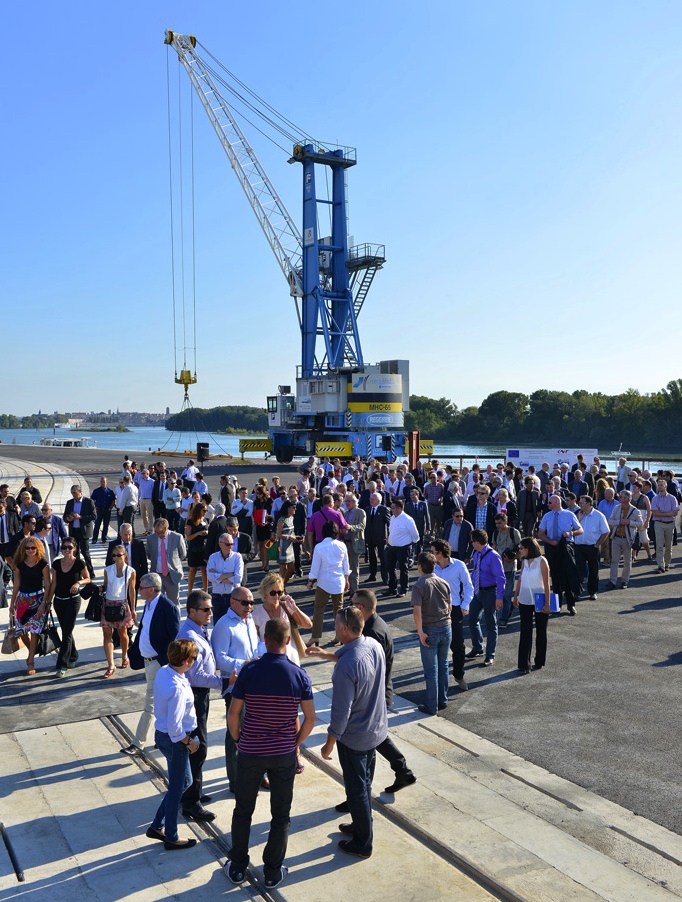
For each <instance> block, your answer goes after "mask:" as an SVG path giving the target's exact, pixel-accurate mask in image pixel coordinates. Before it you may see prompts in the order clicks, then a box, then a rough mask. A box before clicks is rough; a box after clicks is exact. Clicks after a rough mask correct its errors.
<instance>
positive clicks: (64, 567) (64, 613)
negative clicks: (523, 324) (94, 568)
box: [48, 537, 90, 677]
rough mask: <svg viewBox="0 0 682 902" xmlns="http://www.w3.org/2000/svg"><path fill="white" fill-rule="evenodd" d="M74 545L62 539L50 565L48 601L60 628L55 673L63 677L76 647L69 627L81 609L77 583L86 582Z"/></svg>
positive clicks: (73, 659) (73, 663) (72, 662)
mask: <svg viewBox="0 0 682 902" xmlns="http://www.w3.org/2000/svg"><path fill="white" fill-rule="evenodd" d="M76 554H77V546H76V543H75V541H74V540H73V539H72V538H70V537H69V538H67V539H64V541H63V543H62V556H61V557H58V558H57V559H56V560H55V562H54V563H53V564H52V574H51V575H52V579H51V582H50V592H49V596H48V598H49V600H50V602H51V603H52V604H53V605H54V612H55V614H56V615H57V620H59V625H60V627H61V628H62V644H61V646H60V648H59V654H58V655H57V676H58V677H65V676H66V669H67V667H69V668H74V667H75V666H76V661H77V660H78V650H77V648H76V643H75V641H74V638H73V628H74V626H75V625H76V618H77V617H78V612H79V611H80V609H81V600H82V599H81V594H80V593H81V586H84V585H85V584H86V583H89V582H90V574H89V573H88V568H87V566H86V564H85V561H83V560H82V559H81V558H79V557H77V556H76Z"/></svg>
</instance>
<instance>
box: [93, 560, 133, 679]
mask: <svg viewBox="0 0 682 902" xmlns="http://www.w3.org/2000/svg"><path fill="white" fill-rule="evenodd" d="M111 556H112V557H113V559H114V563H113V564H111V565H110V566H109V567H105V568H104V583H103V585H102V592H103V594H104V601H103V602H102V618H101V620H100V626H101V627H102V633H103V642H104V654H105V657H106V659H107V669H106V672H105V674H104V676H105V678H106V679H109V677H112V676H113V675H114V673H115V672H116V665H115V664H114V640H113V630H116V631H117V632H118V637H119V639H120V640H121V656H122V661H121V667H122V668H123V669H125V668H126V667H129V666H130V662H129V661H128V628H129V627H131V626H132V625H133V624H134V623H135V598H136V592H135V571H134V570H133V568H132V567H129V566H128V554H127V553H126V550H125V548H124V546H123V545H116V547H115V548H114V550H113V552H112V555H111ZM107 612H108V613H107Z"/></svg>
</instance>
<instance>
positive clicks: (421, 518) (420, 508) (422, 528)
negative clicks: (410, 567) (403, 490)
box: [405, 486, 431, 559]
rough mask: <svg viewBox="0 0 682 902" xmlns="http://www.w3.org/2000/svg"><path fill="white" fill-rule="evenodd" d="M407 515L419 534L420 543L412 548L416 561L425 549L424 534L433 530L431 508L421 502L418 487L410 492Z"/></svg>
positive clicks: (406, 506) (406, 507) (424, 502)
mask: <svg viewBox="0 0 682 902" xmlns="http://www.w3.org/2000/svg"><path fill="white" fill-rule="evenodd" d="M405 513H406V514H409V515H410V517H412V519H413V520H414V522H415V524H416V526H417V531H418V532H419V541H418V542H415V543H414V546H413V547H412V555H413V558H414V559H416V558H418V557H419V555H420V554H421V553H422V550H423V548H424V534H425V533H427V532H429V531H430V529H431V517H430V516H429V506H428V504H427V503H426V501H420V500H419V489H418V488H417V487H416V486H414V488H413V489H412V490H411V492H410V500H409V501H408V502H407V504H406V505H405Z"/></svg>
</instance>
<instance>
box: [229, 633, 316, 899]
mask: <svg viewBox="0 0 682 902" xmlns="http://www.w3.org/2000/svg"><path fill="white" fill-rule="evenodd" d="M264 639H265V647H266V649H267V651H266V653H265V654H264V655H263V656H262V657H261V658H259V659H258V660H257V661H251V662H250V663H248V664H246V665H245V666H244V667H243V668H242V670H241V671H240V673H239V676H238V677H237V681H236V683H235V684H234V688H233V689H232V702H231V704H230V710H229V711H228V715H227V727H228V729H229V731H230V734H231V736H232V738H233V739H234V741H235V742H236V743H237V748H238V749H239V755H238V756H237V779H236V781H235V797H236V801H235V807H234V812H233V814H232V848H231V849H230V853H229V857H230V861H229V862H228V864H226V865H225V873H226V874H227V876H228V877H229V879H230V880H231V881H232V883H242V882H243V880H244V879H245V877H246V868H247V867H248V864H249V835H250V832H251V818H252V816H253V812H254V809H255V807H256V798H257V796H258V789H259V787H260V785H261V781H262V779H263V777H264V776H265V774H266V773H267V775H268V778H269V780H270V812H271V814H272V820H271V822H270V834H269V836H268V841H267V844H266V846H265V849H264V850H263V864H264V867H263V878H264V881H265V886H266V887H267V888H268V889H273V888H274V887H275V886H278V885H279V884H280V883H281V882H282V880H284V878H285V877H286V875H287V870H288V869H287V868H285V867H283V866H282V862H283V861H284V856H285V855H286V851H287V838H288V835H289V812H290V811H291V802H292V799H293V796H294V777H295V776H296V749H297V747H298V746H299V745H300V744H301V743H302V742H303V740H304V739H305V738H306V737H307V736H308V735H309V734H310V732H311V731H312V729H313V727H314V726H315V705H314V702H313V687H312V683H311V682H310V678H309V676H308V674H307V673H306V672H305V671H304V670H303V669H302V668H301V667H298V666H297V665H296V664H294V663H292V662H291V661H290V660H289V658H287V655H286V647H287V645H288V644H289V642H290V640H291V629H290V627H289V623H288V621H286V620H280V619H277V620H268V622H267V623H266V624H265V636H264ZM299 705H300V707H301V710H302V711H303V721H302V722H301V724H300V727H299V725H298V708H299ZM242 709H245V710H244V722H243V724H242V726H241V727H240V721H241V715H242Z"/></svg>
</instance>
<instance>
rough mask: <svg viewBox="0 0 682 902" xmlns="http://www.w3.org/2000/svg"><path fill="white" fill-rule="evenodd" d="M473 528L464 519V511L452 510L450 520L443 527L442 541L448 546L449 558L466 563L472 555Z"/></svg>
mask: <svg viewBox="0 0 682 902" xmlns="http://www.w3.org/2000/svg"><path fill="white" fill-rule="evenodd" d="M473 529H474V528H473V526H472V525H471V523H469V521H468V520H465V519H464V511H461V510H459V511H458V510H453V512H452V519H450V520H448V521H447V522H446V523H445V524H444V525H443V539H444V540H445V541H446V542H447V543H448V544H449V545H450V549H451V557H454V558H455V559H456V560H458V561H464V563H468V562H469V561H470V560H471V555H472V554H473V553H474V546H473V545H472V544H471V533H472V532H473Z"/></svg>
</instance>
